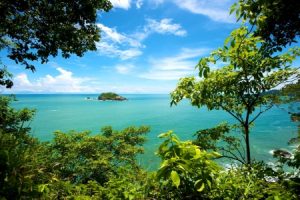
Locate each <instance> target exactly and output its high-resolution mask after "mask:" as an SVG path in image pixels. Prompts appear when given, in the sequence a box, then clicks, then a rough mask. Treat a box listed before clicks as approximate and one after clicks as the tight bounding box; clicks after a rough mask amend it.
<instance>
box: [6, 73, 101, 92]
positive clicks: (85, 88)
mask: <svg viewBox="0 0 300 200" xmlns="http://www.w3.org/2000/svg"><path fill="white" fill-rule="evenodd" d="M56 70H57V71H58V72H59V74H58V75H57V76H52V75H49V74H48V75H46V76H44V77H41V78H39V79H37V80H35V81H30V80H29V78H28V76H27V74H25V73H21V74H18V75H17V76H16V77H15V78H14V86H13V88H12V90H13V91H14V92H32V93H78V92H79V93H80V92H96V91H95V88H94V87H92V86H90V85H89V82H90V81H92V79H91V78H87V77H74V76H73V73H72V72H71V71H68V70H65V69H63V68H61V67H58V68H56Z"/></svg>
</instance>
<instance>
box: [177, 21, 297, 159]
mask: <svg viewBox="0 0 300 200" xmlns="http://www.w3.org/2000/svg"><path fill="white" fill-rule="evenodd" d="M265 43H266V42H265V41H264V40H262V39H261V37H259V36H254V34H253V33H251V32H250V31H249V30H248V28H247V27H245V26H242V27H241V28H239V29H236V30H234V31H233V32H232V33H231V35H230V37H228V38H227V39H226V41H225V45H224V47H222V48H219V49H218V50H216V51H213V52H212V53H211V55H210V56H209V57H205V58H202V59H201V60H200V61H199V63H198V65H197V68H198V69H199V76H200V79H196V78H195V77H187V78H183V79H181V80H180V81H179V83H178V85H177V88H176V89H175V90H174V91H173V92H172V93H171V97H172V102H171V104H175V105H176V104H177V103H178V102H180V101H181V100H182V99H183V98H187V99H189V100H190V101H191V103H192V105H193V106H197V107H202V106H206V107H207V108H208V109H209V110H213V109H216V110H220V109H221V110H224V111H226V112H227V113H229V114H230V115H231V116H233V117H234V118H235V119H236V120H237V121H238V123H239V125H240V126H241V129H242V132H243V134H244V139H245V145H246V162H247V163H248V164H251V154H250V127H251V125H252V124H253V122H254V121H255V120H256V119H257V118H258V117H259V116H260V115H261V114H262V113H264V112H265V111H267V110H269V109H271V108H272V106H273V105H274V103H275V102H278V101H279V100H280V98H279V97H278V96H276V95H272V94H271V93H269V94H268V93H267V92H268V91H269V90H271V89H273V88H275V87H277V86H279V85H280V84H283V83H285V82H288V81H291V79H290V78H291V77H297V76H299V72H298V71H297V69H294V68H291V63H292V61H293V60H294V59H295V58H296V56H298V55H300V49H299V48H293V49H290V50H289V51H288V52H286V53H283V54H277V55H275V56H272V54H271V53H270V52H267V51H264V44H265ZM217 62H224V63H225V66H224V67H222V68H219V69H216V70H212V71H211V70H210V67H209V66H211V65H214V64H216V63H217ZM216 67H217V66H216Z"/></svg>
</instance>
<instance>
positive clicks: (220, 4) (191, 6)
mask: <svg viewBox="0 0 300 200" xmlns="http://www.w3.org/2000/svg"><path fill="white" fill-rule="evenodd" d="M148 2H150V3H151V4H153V5H154V6H158V5H160V4H163V3H167V2H168V3H173V4H175V5H176V6H177V7H179V8H181V9H183V10H187V11H189V12H191V13H194V14H200V15H205V16H207V17H208V18H210V19H211V20H213V21H217V22H224V23H235V22H236V21H235V18H234V16H233V15H229V9H230V7H231V5H232V4H233V3H234V2H235V1H234V0H184V1H182V0H149V1H148Z"/></svg>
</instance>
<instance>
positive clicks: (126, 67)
mask: <svg viewBox="0 0 300 200" xmlns="http://www.w3.org/2000/svg"><path fill="white" fill-rule="evenodd" d="M115 69H116V70H117V72H118V73H119V74H129V73H130V72H131V71H132V70H133V69H134V66H133V65H132V64H122V65H117V66H115Z"/></svg>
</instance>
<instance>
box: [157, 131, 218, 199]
mask: <svg viewBox="0 0 300 200" xmlns="http://www.w3.org/2000/svg"><path fill="white" fill-rule="evenodd" d="M159 137H160V138H166V140H165V141H164V142H163V143H162V144H161V145H160V146H159V149H158V152H157V154H158V155H159V156H160V157H161V159H162V163H161V166H160V168H159V170H158V171H157V178H158V180H159V181H160V183H161V187H163V191H162V195H163V196H164V198H166V199H174V198H176V199H186V198H189V199H199V198H206V193H207V191H209V190H210V189H211V188H212V187H213V185H214V181H215V178H216V177H217V175H218V172H219V171H220V167H219V166H218V165H217V164H216V163H214V162H213V161H212V160H211V159H214V158H216V157H219V156H220V155H219V154H218V153H215V152H212V153H208V152H206V151H204V150H200V148H199V147H198V146H196V145H193V144H192V142H191V141H185V142H182V141H180V140H179V139H178V138H177V137H176V135H174V134H173V132H172V131H169V132H167V133H163V134H161V135H160V136H159Z"/></svg>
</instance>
